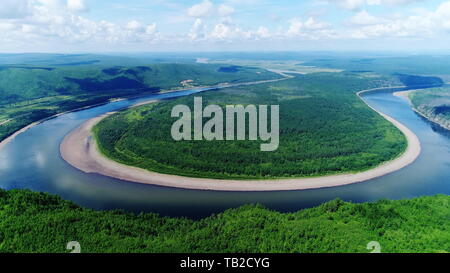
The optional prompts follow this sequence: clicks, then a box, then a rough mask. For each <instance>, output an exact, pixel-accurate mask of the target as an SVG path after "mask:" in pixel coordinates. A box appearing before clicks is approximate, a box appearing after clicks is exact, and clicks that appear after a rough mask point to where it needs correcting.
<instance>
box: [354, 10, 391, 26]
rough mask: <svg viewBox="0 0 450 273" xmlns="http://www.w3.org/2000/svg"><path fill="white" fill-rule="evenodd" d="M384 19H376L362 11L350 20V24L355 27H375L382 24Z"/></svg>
mask: <svg viewBox="0 0 450 273" xmlns="http://www.w3.org/2000/svg"><path fill="white" fill-rule="evenodd" d="M383 21H384V20H383V19H382V18H378V17H375V16H373V15H371V14H370V13H368V12H367V11H366V10H362V11H360V12H358V13H357V14H355V15H354V16H353V17H351V18H350V20H349V22H350V23H351V24H354V25H374V24H377V23H382V22H383Z"/></svg>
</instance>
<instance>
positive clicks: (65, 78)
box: [0, 56, 280, 141]
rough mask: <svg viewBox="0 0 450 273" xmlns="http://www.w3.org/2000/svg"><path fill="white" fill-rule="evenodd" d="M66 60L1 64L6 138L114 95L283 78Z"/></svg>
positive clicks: (1, 128)
mask: <svg viewBox="0 0 450 273" xmlns="http://www.w3.org/2000/svg"><path fill="white" fill-rule="evenodd" d="M0 57H1V56H0ZM65 59H66V61H69V62H68V63H64V64H59V65H58V64H52V65H44V64H45V63H39V62H38V63H37V64H39V65H37V64H36V65H10V64H9V65H6V64H5V65H1V64H0V141H1V140H3V139H4V138H6V137H8V136H9V135H11V134H13V133H14V132H15V131H17V130H19V129H20V128H22V127H25V126H26V125H28V124H30V123H32V122H35V121H39V120H42V119H44V118H48V117H50V116H52V115H55V114H57V113H61V112H65V111H70V110H74V109H78V108H82V107H86V106H92V105H96V104H101V103H106V102H108V101H109V100H110V99H113V98H126V97H131V96H137V95H145V94H151V93H155V92H160V91H167V90H173V89H181V88H184V87H186V86H183V84H182V82H183V81H186V80H190V86H193V87H195V86H205V85H216V84H219V83H224V82H230V83H238V82H247V81H257V80H266V79H274V78H279V77H280V76H279V75H277V74H275V73H272V72H268V71H266V70H263V69H259V68H244V67H240V68H239V71H237V70H236V72H235V73H229V71H227V70H226V69H225V71H224V70H223V69H224V67H222V66H221V65H209V64H195V63H192V64H169V63H154V64H148V65H134V66H119V65H105V64H103V63H97V62H93V61H92V60H91V61H89V59H85V58H81V57H80V58H75V57H71V58H68V57H67V58H65ZM99 59H101V58H100V57H99ZM1 60H2V58H0V61H1ZM120 60H121V59H120ZM99 62H100V60H99ZM111 62H112V61H111ZM104 63H107V64H109V62H104Z"/></svg>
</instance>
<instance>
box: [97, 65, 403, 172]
mask: <svg viewBox="0 0 450 273" xmlns="http://www.w3.org/2000/svg"><path fill="white" fill-rule="evenodd" d="M395 85H398V83H397V82H395V81H394V80H393V79H392V78H391V77H376V78H375V77H365V76H363V75H360V74H355V73H314V74H308V75H297V76H296V77H295V78H292V79H289V80H285V81H281V82H276V83H267V84H262V85H255V86H245V87H238V88H227V89H223V90H216V91H210V92H206V93H202V94H201V96H202V97H203V104H204V105H208V104H217V105H220V106H225V105H236V104H243V105H247V104H254V105H279V107H280V141H279V143H280V144H279V148H278V150H276V151H275V152H266V153H264V152H261V151H260V144H261V143H262V142H261V141H248V140H247V141H205V140H204V141H180V142H177V141H174V140H173V139H172V138H171V126H172V123H173V122H174V121H175V120H174V119H173V118H171V109H172V107H173V106H175V105H177V104H184V105H188V106H189V107H190V108H191V109H192V108H193V107H192V104H193V96H187V97H183V98H178V99H175V100H170V101H163V102H161V103H158V104H153V105H146V106H142V107H139V108H136V109H130V110H127V111H124V112H121V113H119V114H116V115H113V116H111V117H109V118H107V119H105V120H103V121H102V122H100V123H99V124H98V125H97V126H96V127H95V128H94V132H95V137H96V139H97V142H98V145H99V148H100V150H101V152H102V153H104V154H105V155H106V156H108V157H110V158H112V159H114V160H116V161H118V162H121V163H124V164H128V165H132V166H136V167H140V168H144V169H148V170H151V171H156V172H162V173H168V174H177V175H183V176H192V177H208V178H225V179H253V178H256V179H268V178H287V177H309V176H320V175H328V174H337V173H351V172H358V171H362V170H367V169H370V168H373V167H375V166H377V165H379V164H381V163H383V162H385V161H388V160H391V159H393V158H395V157H397V156H398V155H399V154H401V153H402V152H403V151H404V149H405V147H406V140H405V137H404V136H403V134H402V133H401V132H400V131H399V130H398V129H397V128H395V127H394V126H393V125H392V124H391V123H389V122H387V121H386V120H384V119H383V118H382V117H381V116H379V115H378V114H377V113H376V112H374V111H373V110H371V109H370V108H369V107H367V106H366V105H365V104H364V102H363V101H362V100H360V99H359V98H358V96H356V95H355V93H356V92H357V91H359V90H363V89H368V88H373V87H379V86H395ZM195 96H198V95H195ZM247 122H248V121H247ZM246 127H247V128H248V127H249V126H246ZM224 128H225V127H224Z"/></svg>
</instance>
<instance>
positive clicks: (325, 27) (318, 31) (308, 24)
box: [286, 17, 336, 40]
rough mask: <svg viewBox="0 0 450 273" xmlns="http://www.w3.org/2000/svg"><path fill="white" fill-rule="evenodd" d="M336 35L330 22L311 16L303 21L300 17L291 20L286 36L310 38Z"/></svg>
mask: <svg viewBox="0 0 450 273" xmlns="http://www.w3.org/2000/svg"><path fill="white" fill-rule="evenodd" d="M335 35H336V32H335V30H333V29H332V27H331V25H330V24H328V23H325V22H319V21H317V20H316V19H314V18H313V17H309V18H308V19H307V20H306V21H301V20H300V19H298V18H294V19H292V20H290V25H289V28H288V30H287V32H286V36H287V37H289V38H303V39H308V40H319V39H325V38H334V36H335Z"/></svg>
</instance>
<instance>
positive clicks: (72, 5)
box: [67, 0, 88, 12]
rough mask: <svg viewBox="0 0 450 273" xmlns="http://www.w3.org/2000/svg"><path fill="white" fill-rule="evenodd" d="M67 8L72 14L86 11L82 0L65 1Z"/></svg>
mask: <svg viewBox="0 0 450 273" xmlns="http://www.w3.org/2000/svg"><path fill="white" fill-rule="evenodd" d="M67 8H68V9H69V10H70V11H73V12H82V11H87V10H88V8H87V5H86V3H85V2H84V0H67Z"/></svg>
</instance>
